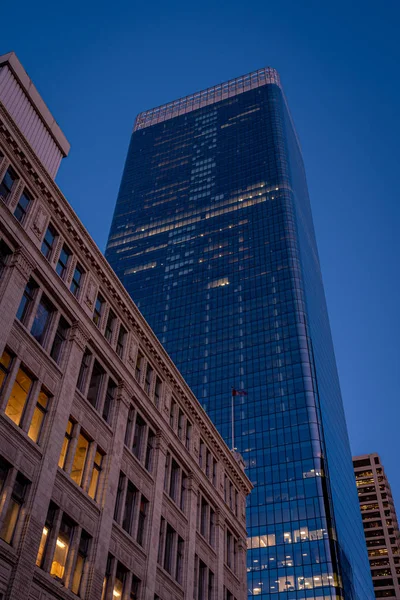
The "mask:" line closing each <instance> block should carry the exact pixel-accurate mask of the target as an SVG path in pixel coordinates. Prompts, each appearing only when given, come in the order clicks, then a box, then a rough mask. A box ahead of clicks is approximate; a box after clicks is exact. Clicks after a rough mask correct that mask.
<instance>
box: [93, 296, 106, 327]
mask: <svg viewBox="0 0 400 600" xmlns="http://www.w3.org/2000/svg"><path fill="white" fill-rule="evenodd" d="M104 306H105V300H104V298H103V296H101V295H100V294H98V295H97V298H96V304H95V305H94V311H93V323H94V324H95V325H97V327H100V325H101V317H102V315H103V310H104Z"/></svg>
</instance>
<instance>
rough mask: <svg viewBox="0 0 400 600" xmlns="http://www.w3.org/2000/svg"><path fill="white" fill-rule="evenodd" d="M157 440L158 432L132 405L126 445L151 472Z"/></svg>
mask: <svg viewBox="0 0 400 600" xmlns="http://www.w3.org/2000/svg"><path fill="white" fill-rule="evenodd" d="M155 441H156V434H155V433H154V431H153V430H152V429H151V428H150V427H149V425H148V424H147V423H146V421H145V420H144V418H143V417H142V416H141V415H140V414H139V412H138V411H137V410H136V408H135V407H134V406H133V405H131V406H130V408H129V412H128V420H127V424H126V430H125V446H126V447H127V448H129V450H130V451H131V452H132V454H133V455H134V456H136V458H137V459H138V461H139V462H141V463H142V464H143V465H144V468H145V469H146V470H147V471H149V473H151V472H152V470H153V459H154V450H155Z"/></svg>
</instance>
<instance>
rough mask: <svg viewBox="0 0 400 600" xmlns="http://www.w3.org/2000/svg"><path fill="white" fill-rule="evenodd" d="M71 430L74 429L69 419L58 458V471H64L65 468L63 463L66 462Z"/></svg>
mask: <svg viewBox="0 0 400 600" xmlns="http://www.w3.org/2000/svg"><path fill="white" fill-rule="evenodd" d="M73 429H74V422H73V421H71V419H69V420H68V424H67V430H66V432H65V434H64V440H63V445H62V448H61V453H60V458H59V459H58V466H59V467H60V469H64V467H65V461H66V458H67V454H68V450H69V446H70V443H71V440H72V431H73Z"/></svg>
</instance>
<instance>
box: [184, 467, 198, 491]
mask: <svg viewBox="0 0 400 600" xmlns="http://www.w3.org/2000/svg"><path fill="white" fill-rule="evenodd" d="M199 486H200V479H199V478H198V477H197V475H196V474H195V473H193V471H191V472H190V473H188V475H187V488H188V490H189V491H191V492H194V493H195V494H197V493H198V491H199Z"/></svg>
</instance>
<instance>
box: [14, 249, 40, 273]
mask: <svg viewBox="0 0 400 600" xmlns="http://www.w3.org/2000/svg"><path fill="white" fill-rule="evenodd" d="M11 266H13V267H15V268H16V269H18V271H19V272H20V273H21V275H22V277H23V278H24V279H26V281H28V279H29V277H30V276H31V273H32V271H33V269H34V268H35V266H36V264H35V262H34V261H33V259H32V258H31V256H28V254H27V253H26V251H25V250H22V248H20V249H19V250H17V251H16V252H14V254H13V257H12V261H11Z"/></svg>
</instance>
